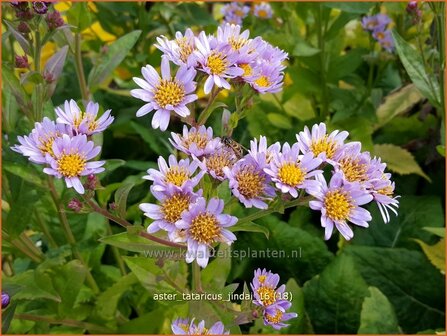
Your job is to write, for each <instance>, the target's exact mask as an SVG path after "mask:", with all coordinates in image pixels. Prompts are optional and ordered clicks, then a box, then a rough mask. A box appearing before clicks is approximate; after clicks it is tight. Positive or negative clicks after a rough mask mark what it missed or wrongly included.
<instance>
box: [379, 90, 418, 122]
mask: <svg viewBox="0 0 447 336" xmlns="http://www.w3.org/2000/svg"><path fill="white" fill-rule="evenodd" d="M422 98H423V97H422V95H421V93H420V92H419V90H418V89H417V88H416V86H414V84H409V85H407V86H405V87H403V88H400V89H399V90H397V91H394V92H393V93H391V94H389V95H388V96H386V98H385V101H384V102H383V104H382V105H380V106H379V108H378V109H377V112H376V114H377V119H378V123H377V124H376V125H375V126H374V129H375V130H377V129H378V128H380V127H382V126H383V125H385V124H386V123H388V122H389V121H390V120H391V119H393V118H394V117H396V116H398V115H400V114H402V113H405V112H407V111H408V110H409V109H410V108H411V107H412V106H413V105H415V104H416V103H418V102H419V101H420V100H421V99H422Z"/></svg>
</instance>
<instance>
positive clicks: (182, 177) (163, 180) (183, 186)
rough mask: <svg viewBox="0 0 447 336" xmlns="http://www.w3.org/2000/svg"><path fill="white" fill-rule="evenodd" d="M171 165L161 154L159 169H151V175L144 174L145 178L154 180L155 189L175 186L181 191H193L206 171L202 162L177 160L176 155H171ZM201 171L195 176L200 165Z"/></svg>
mask: <svg viewBox="0 0 447 336" xmlns="http://www.w3.org/2000/svg"><path fill="white" fill-rule="evenodd" d="M168 162H169V166H168V163H167V162H166V160H165V159H164V158H163V157H162V156H160V157H159V158H158V167H159V170H156V169H152V168H151V169H149V170H148V171H147V172H148V174H149V175H146V176H143V178H144V179H146V180H150V181H153V182H154V185H153V189H154V190H155V191H162V192H163V191H165V190H167V189H168V188H170V187H174V188H175V189H177V190H179V191H191V190H192V189H193V188H194V187H195V186H196V185H197V184H198V183H199V182H200V179H201V178H202V176H203V175H204V174H205V171H204V170H203V169H202V168H203V166H202V164H201V163H200V162H197V161H192V162H190V161H189V159H184V160H180V161H177V159H176V158H175V156H174V155H170V156H169V159H168ZM199 166H200V167H201V171H200V172H199V173H198V174H197V175H196V176H194V177H193V175H194V172H195V171H196V170H197V168H198V167H199Z"/></svg>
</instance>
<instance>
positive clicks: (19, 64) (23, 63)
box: [15, 55, 29, 69]
mask: <svg viewBox="0 0 447 336" xmlns="http://www.w3.org/2000/svg"><path fill="white" fill-rule="evenodd" d="M15 66H16V68H19V69H27V68H29V63H28V57H27V56H26V55H23V56H19V55H16V57H15Z"/></svg>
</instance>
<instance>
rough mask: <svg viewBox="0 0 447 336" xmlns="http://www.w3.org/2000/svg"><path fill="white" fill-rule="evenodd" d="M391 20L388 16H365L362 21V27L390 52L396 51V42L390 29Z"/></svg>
mask: <svg viewBox="0 0 447 336" xmlns="http://www.w3.org/2000/svg"><path fill="white" fill-rule="evenodd" d="M390 23H391V19H390V17H389V16H388V15H386V14H376V15H371V16H365V17H363V19H362V27H363V29H364V30H366V31H368V32H370V33H371V34H372V37H373V38H374V39H375V40H376V41H377V42H378V43H379V44H380V46H381V47H382V48H384V49H385V50H386V51H388V52H392V51H393V50H394V40H393V37H392V35H391V30H390V29H388V26H389V24H390Z"/></svg>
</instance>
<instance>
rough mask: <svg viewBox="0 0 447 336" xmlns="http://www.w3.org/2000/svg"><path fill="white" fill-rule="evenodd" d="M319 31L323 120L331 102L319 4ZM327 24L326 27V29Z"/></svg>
mask: <svg viewBox="0 0 447 336" xmlns="http://www.w3.org/2000/svg"><path fill="white" fill-rule="evenodd" d="M316 24H317V31H318V48H319V49H320V50H321V51H320V81H321V100H322V101H321V104H322V105H321V114H320V116H321V117H322V118H323V119H326V117H328V115H329V100H328V98H329V97H328V91H327V78H326V53H325V40H324V34H325V29H323V5H322V4H318V15H317V22H316ZM326 24H327V23H325V25H324V26H325V27H326Z"/></svg>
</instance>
